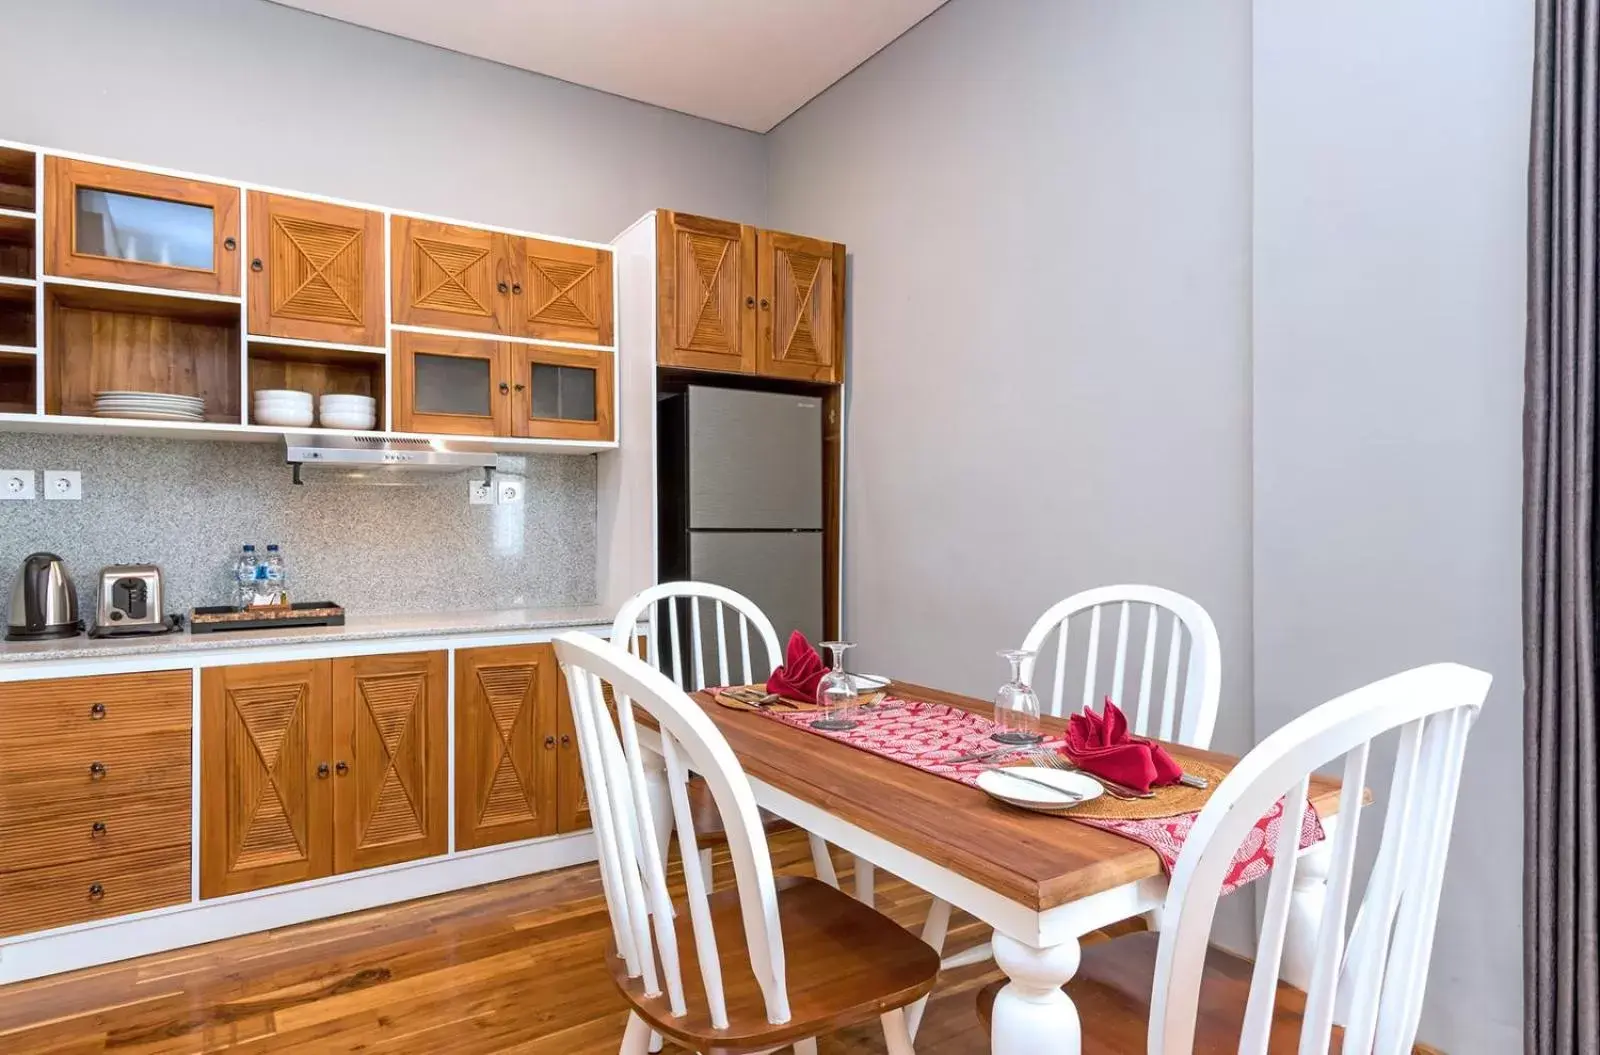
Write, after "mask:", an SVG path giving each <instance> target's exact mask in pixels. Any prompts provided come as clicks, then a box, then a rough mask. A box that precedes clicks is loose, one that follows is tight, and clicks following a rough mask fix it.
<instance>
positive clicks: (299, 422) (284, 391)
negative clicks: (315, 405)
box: [251, 388, 313, 429]
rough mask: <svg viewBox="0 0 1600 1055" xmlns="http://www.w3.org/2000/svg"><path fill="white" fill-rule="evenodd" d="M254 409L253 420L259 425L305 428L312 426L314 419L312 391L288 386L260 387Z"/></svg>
mask: <svg viewBox="0 0 1600 1055" xmlns="http://www.w3.org/2000/svg"><path fill="white" fill-rule="evenodd" d="M254 410H255V413H254V414H252V415H251V420H252V421H254V422H255V423H256V424H257V425H277V426H280V427H283V428H291V429H304V428H310V427H311V422H312V419H313V414H312V410H311V393H310V392H296V391H294V390H293V389H288V388H263V389H260V390H259V391H257V392H256V397H255V407H254Z"/></svg>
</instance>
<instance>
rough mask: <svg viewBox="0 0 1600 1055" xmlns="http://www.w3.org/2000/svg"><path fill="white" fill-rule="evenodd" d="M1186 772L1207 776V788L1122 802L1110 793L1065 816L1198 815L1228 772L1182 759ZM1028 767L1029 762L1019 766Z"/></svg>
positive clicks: (1160, 791)
mask: <svg viewBox="0 0 1600 1055" xmlns="http://www.w3.org/2000/svg"><path fill="white" fill-rule="evenodd" d="M1179 763H1180V764H1181V765H1182V766H1183V771H1184V772H1185V773H1188V774H1191V775H1192V776H1197V777H1204V778H1205V780H1206V782H1207V786H1206V787H1205V788H1203V789H1202V788H1191V787H1188V786H1187V785H1184V784H1170V785H1168V786H1166V787H1161V788H1153V789H1152V790H1153V791H1154V792H1155V798H1151V799H1119V798H1117V797H1116V796H1114V795H1112V794H1111V793H1110V792H1109V791H1108V792H1106V793H1105V794H1103V795H1101V796H1100V797H1099V798H1097V799H1091V800H1090V801H1088V802H1085V803H1082V804H1081V805H1077V806H1074V807H1072V809H1070V810H1065V811H1063V813H1062V816H1072V817H1085V818H1093V819H1095V820H1103V821H1146V820H1154V819H1156V818H1158V817H1176V816H1178V815H1179V814H1183V813H1198V812H1199V811H1200V808H1201V807H1202V806H1204V805H1205V804H1206V802H1207V801H1208V800H1209V799H1210V798H1211V793H1212V792H1213V791H1215V790H1217V785H1218V784H1220V783H1222V778H1223V777H1225V776H1227V775H1228V770H1226V769H1224V768H1223V767H1222V766H1218V765H1213V764H1212V763H1210V762H1202V761H1200V760H1199V759H1197V758H1184V759H1179ZM1020 764H1023V765H1026V764H1027V763H1020Z"/></svg>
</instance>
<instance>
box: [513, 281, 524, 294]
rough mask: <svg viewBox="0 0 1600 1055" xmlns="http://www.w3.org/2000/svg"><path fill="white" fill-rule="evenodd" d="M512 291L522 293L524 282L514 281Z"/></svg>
mask: <svg viewBox="0 0 1600 1055" xmlns="http://www.w3.org/2000/svg"><path fill="white" fill-rule="evenodd" d="M511 292H513V293H521V292H522V283H521V282H513V283H511Z"/></svg>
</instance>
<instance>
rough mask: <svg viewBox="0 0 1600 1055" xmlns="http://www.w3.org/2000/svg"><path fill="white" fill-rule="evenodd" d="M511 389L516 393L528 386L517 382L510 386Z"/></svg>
mask: <svg viewBox="0 0 1600 1055" xmlns="http://www.w3.org/2000/svg"><path fill="white" fill-rule="evenodd" d="M511 387H512V388H514V389H516V390H517V391H518V392H521V391H522V390H523V389H524V388H527V387H528V386H527V385H525V384H523V383H522V382H520V381H518V382H517V383H516V384H514V385H512V386H511Z"/></svg>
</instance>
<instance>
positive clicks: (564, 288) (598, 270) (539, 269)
mask: <svg viewBox="0 0 1600 1055" xmlns="http://www.w3.org/2000/svg"><path fill="white" fill-rule="evenodd" d="M511 248H512V253H513V263H514V271H513V274H512V284H511V292H512V295H513V296H514V297H515V303H516V314H517V326H516V329H515V330H513V331H512V332H511V335H512V336H516V337H534V338H537V339H539V340H543V341H570V342H572V343H573V344H601V345H608V344H611V343H612V340H613V331H614V326H613V321H614V319H615V311H614V309H613V306H612V303H613V299H612V294H611V252H610V251H609V250H606V249H595V248H593V247H590V246H586V245H570V244H568V243H566V242H547V241H545V240H544V239H542V238H513V239H511Z"/></svg>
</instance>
